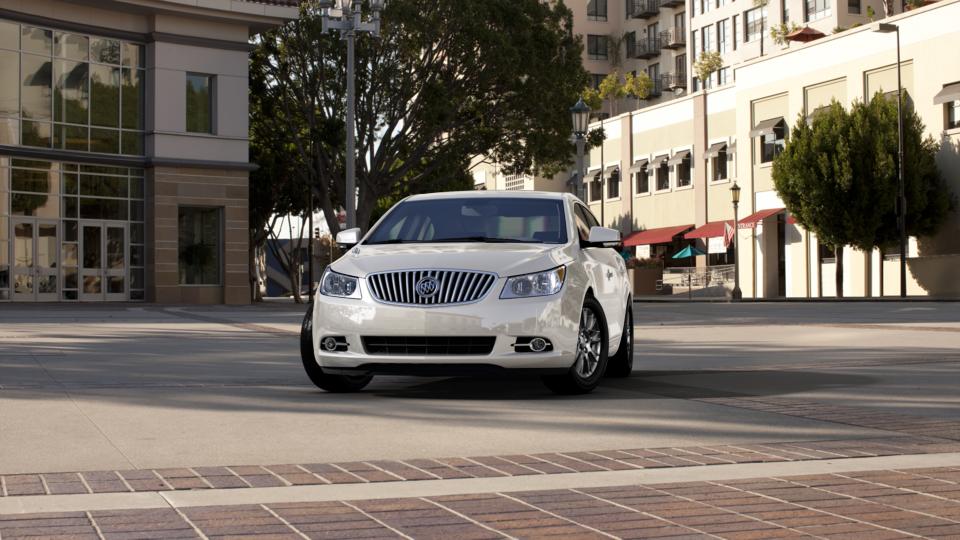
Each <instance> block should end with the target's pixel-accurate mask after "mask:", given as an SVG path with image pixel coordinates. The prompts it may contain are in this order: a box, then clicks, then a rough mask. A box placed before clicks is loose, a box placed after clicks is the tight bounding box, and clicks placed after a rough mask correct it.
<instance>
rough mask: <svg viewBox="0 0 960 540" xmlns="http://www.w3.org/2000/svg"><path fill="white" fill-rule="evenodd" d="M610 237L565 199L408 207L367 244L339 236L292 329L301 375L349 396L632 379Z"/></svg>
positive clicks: (546, 196) (626, 303) (447, 200)
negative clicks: (460, 379) (511, 374)
mask: <svg viewBox="0 0 960 540" xmlns="http://www.w3.org/2000/svg"><path fill="white" fill-rule="evenodd" d="M620 242H621V240H620V233H619V232H618V231H615V230H612V229H607V228H603V227H600V226H599V224H598V223H597V219H596V218H595V217H594V216H593V214H591V213H590V210H588V209H587V207H586V206H584V205H583V203H581V202H580V200H579V199H577V198H576V197H574V196H573V195H570V194H560V193H536V192H498V193H492V192H485V191H477V192H466V193H438V194H431V195H416V196H412V197H408V198H406V199H404V200H403V201H401V202H399V203H397V204H396V205H395V206H394V207H393V208H391V209H390V210H389V211H388V212H387V213H386V214H385V215H384V216H383V217H382V218H381V219H380V220H379V221H378V222H377V223H376V225H374V226H373V228H372V229H371V230H370V232H369V233H368V234H367V235H366V236H365V237H363V238H360V230H359V229H350V230H347V231H343V232H341V233H340V234H338V235H337V243H338V244H339V245H341V246H342V247H345V248H348V251H347V253H346V254H345V255H344V256H343V257H341V258H340V259H338V260H337V261H335V262H334V263H333V264H331V265H330V266H328V267H327V269H326V270H325V271H324V273H323V276H322V277H321V278H320V284H319V287H318V288H317V291H316V295H315V299H314V302H313V304H312V305H311V306H310V309H309V310H308V311H307V314H306V316H305V317H304V320H303V326H302V329H301V337H300V349H301V356H302V358H303V365H304V368H305V369H306V371H307V375H308V376H309V377H310V379H311V380H312V381H313V383H314V384H316V385H317V386H318V387H320V388H322V389H324V390H327V391H330V392H354V391H358V390H360V389H362V388H363V387H364V386H366V385H367V384H368V383H369V382H370V380H371V379H372V378H373V376H374V375H377V374H400V375H432V376H446V375H461V374H475V373H483V372H496V371H502V370H524V371H533V372H536V373H538V374H540V375H542V376H543V381H544V383H545V384H546V385H547V386H548V387H549V388H550V389H551V390H553V391H554V392H557V393H563V394H577V393H586V392H590V391H592V390H593V389H594V388H596V386H597V384H598V383H599V382H600V379H601V378H602V377H603V376H604V374H606V375H607V376H618V377H624V376H627V375H629V374H630V372H631V370H632V369H633V310H632V299H631V296H630V287H629V284H628V279H627V271H626V267H625V265H624V262H623V258H622V257H621V256H620V254H619V253H618V252H617V250H616V248H617V247H618V246H619V245H620Z"/></svg>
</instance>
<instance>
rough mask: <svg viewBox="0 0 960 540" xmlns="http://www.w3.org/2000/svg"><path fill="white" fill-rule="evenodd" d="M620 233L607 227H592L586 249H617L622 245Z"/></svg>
mask: <svg viewBox="0 0 960 540" xmlns="http://www.w3.org/2000/svg"><path fill="white" fill-rule="evenodd" d="M620 242H621V239H620V231H618V230H615V229H608V228H606V227H591V228H590V236H589V237H588V238H587V246H586V247H610V248H612V247H617V246H618V245H620Z"/></svg>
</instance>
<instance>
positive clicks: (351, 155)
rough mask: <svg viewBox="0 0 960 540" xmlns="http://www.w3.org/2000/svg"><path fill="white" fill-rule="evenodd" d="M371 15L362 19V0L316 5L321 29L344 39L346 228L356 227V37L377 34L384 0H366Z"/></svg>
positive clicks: (324, 0) (325, 1) (334, 0)
mask: <svg viewBox="0 0 960 540" xmlns="http://www.w3.org/2000/svg"><path fill="white" fill-rule="evenodd" d="M368 1H369V3H370V11H371V12H373V17H372V19H371V20H369V21H364V20H363V17H362V15H361V13H360V9H361V6H362V5H363V1H362V0H320V1H319V3H318V5H319V6H320V9H321V14H322V16H323V31H324V33H326V32H331V31H333V30H336V31H338V32H340V37H341V39H343V40H345V41H346V42H347V118H346V123H347V152H346V160H345V161H346V173H347V179H346V180H347V181H346V184H347V185H346V191H345V198H346V205H347V228H348V229H352V228H354V227H356V226H357V178H356V166H357V156H356V153H357V151H356V120H355V111H356V103H355V102H356V88H355V86H356V83H355V80H356V74H355V73H354V71H355V63H356V59H355V56H356V53H355V51H356V38H357V32H369V33H370V34H371V35H373V36H379V35H380V12H382V11H383V7H384V4H385V3H386V0H368ZM334 7H339V9H340V11H341V14H340V16H339V17H334V16H331V14H330V10H331V9H332V8H334Z"/></svg>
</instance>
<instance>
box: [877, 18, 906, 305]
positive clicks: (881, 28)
mask: <svg viewBox="0 0 960 540" xmlns="http://www.w3.org/2000/svg"><path fill="white" fill-rule="evenodd" d="M873 31H874V32H879V33H881V34H892V33H895V34H897V231H898V232H899V233H900V297H901V298H904V297H906V296H907V195H906V188H905V186H904V179H903V110H902V108H903V83H902V82H901V80H900V27H899V26H897V25H895V24H891V23H877V25H876V26H875V27H874V28H873ZM881 259H882V257H881ZM880 264H883V261H882V260H881V261H880Z"/></svg>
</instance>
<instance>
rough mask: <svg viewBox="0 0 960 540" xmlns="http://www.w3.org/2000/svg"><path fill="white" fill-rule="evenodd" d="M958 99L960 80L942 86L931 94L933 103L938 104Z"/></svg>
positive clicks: (959, 96) (959, 97)
mask: <svg viewBox="0 0 960 540" xmlns="http://www.w3.org/2000/svg"><path fill="white" fill-rule="evenodd" d="M958 99H960V82H957V83H953V84H948V85H946V86H944V87H943V90H941V91H939V92H937V95H935V96H933V104H934V105H940V104H941V103H948V102H950V101H957V100H958Z"/></svg>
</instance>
